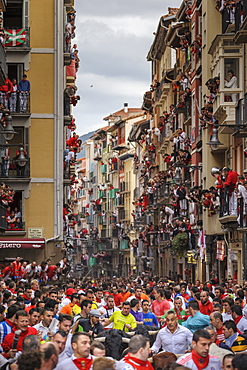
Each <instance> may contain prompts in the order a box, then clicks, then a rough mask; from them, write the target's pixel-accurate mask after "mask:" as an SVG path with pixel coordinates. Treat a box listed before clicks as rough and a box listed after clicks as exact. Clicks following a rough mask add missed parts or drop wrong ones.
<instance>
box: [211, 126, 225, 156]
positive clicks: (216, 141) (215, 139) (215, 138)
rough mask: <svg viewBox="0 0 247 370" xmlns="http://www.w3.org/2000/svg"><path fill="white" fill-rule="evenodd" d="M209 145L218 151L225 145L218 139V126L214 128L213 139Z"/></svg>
mask: <svg viewBox="0 0 247 370" xmlns="http://www.w3.org/2000/svg"><path fill="white" fill-rule="evenodd" d="M207 145H210V147H211V149H212V150H217V149H219V146H220V145H223V144H222V143H221V142H220V141H219V138H218V125H215V126H214V128H213V130H212V137H211V139H210V141H209V143H207Z"/></svg>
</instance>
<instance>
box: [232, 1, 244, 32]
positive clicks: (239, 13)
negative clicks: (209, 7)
mask: <svg viewBox="0 0 247 370" xmlns="http://www.w3.org/2000/svg"><path fill="white" fill-rule="evenodd" d="M234 15H235V32H237V31H239V30H240V29H241V27H242V25H243V23H244V21H245V18H246V17H247V3H246V1H243V2H242V4H241V3H239V4H237V6H236V7H235V14H234Z"/></svg>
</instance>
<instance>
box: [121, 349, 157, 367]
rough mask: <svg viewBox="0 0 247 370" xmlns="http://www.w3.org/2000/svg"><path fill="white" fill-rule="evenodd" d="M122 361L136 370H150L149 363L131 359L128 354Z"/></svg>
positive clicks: (134, 358)
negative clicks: (145, 369)
mask: <svg viewBox="0 0 247 370" xmlns="http://www.w3.org/2000/svg"><path fill="white" fill-rule="evenodd" d="M123 360H124V362H125V363H127V364H130V365H131V366H132V367H133V368H134V369H138V370H139V369H143V368H147V369H149V370H150V369H152V365H151V363H150V362H149V361H142V360H139V359H138V358H136V357H132V356H131V354H130V353H128V354H127V355H126V356H124V359H123Z"/></svg>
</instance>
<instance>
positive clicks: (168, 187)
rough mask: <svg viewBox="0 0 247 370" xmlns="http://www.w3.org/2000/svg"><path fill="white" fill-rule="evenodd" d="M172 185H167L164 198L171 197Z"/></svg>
mask: <svg viewBox="0 0 247 370" xmlns="http://www.w3.org/2000/svg"><path fill="white" fill-rule="evenodd" d="M169 190H170V184H169V183H166V184H165V190H164V196H165V197H166V198H168V197H169V195H170V191H169Z"/></svg>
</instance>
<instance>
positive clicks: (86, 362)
mask: <svg viewBox="0 0 247 370" xmlns="http://www.w3.org/2000/svg"><path fill="white" fill-rule="evenodd" d="M72 361H73V362H74V364H75V366H76V367H77V368H78V369H79V370H89V369H90V367H91V366H92V363H93V359H92V358H83V357H82V358H76V359H75V360H72Z"/></svg>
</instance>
